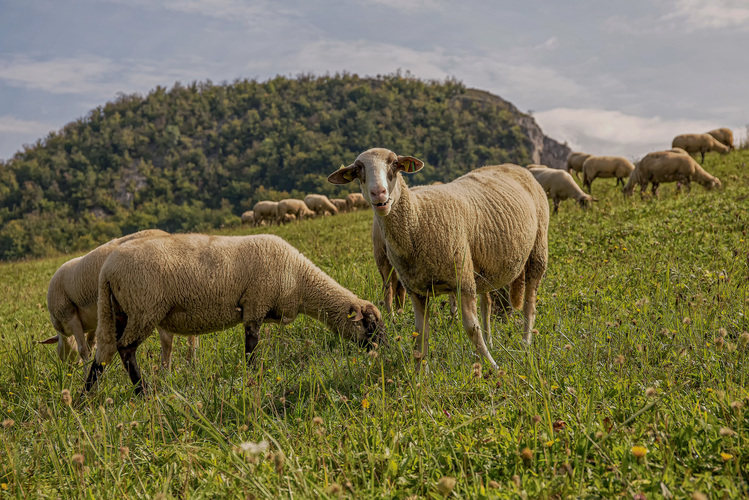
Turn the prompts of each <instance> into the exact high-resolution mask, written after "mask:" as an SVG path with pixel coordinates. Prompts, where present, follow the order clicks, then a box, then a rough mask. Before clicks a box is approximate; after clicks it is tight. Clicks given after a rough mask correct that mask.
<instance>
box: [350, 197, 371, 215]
mask: <svg viewBox="0 0 749 500" xmlns="http://www.w3.org/2000/svg"><path fill="white" fill-rule="evenodd" d="M346 204H347V205H348V209H349V210H350V211H351V212H353V211H354V210H359V209H360V208H361V209H364V210H366V209H368V208H369V203H367V200H365V199H364V197H363V196H362V194H361V193H349V195H348V196H346Z"/></svg>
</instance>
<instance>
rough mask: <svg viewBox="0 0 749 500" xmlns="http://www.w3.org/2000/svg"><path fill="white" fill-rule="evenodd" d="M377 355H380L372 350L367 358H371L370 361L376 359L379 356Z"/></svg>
mask: <svg viewBox="0 0 749 500" xmlns="http://www.w3.org/2000/svg"><path fill="white" fill-rule="evenodd" d="M379 355H380V354H379V353H378V352H377V351H374V350H372V351H369V357H370V358H372V359H377V356H379Z"/></svg>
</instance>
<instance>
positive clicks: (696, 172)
mask: <svg viewBox="0 0 749 500" xmlns="http://www.w3.org/2000/svg"><path fill="white" fill-rule="evenodd" d="M692 181H695V182H697V183H699V184H701V185H702V186H704V187H705V189H708V190H709V189H713V188H720V187H722V185H721V182H720V180H719V179H718V178H717V177H714V176H712V175H710V174H708V173H707V172H705V170H704V169H703V168H702V167H701V166H700V165H699V163H697V161H695V159H694V158H692V157H691V156H689V155H686V154H684V153H675V152H672V151H656V152H653V153H649V154H647V155H645V157H644V158H643V159H642V160H640V162H639V163H638V164H637V168H636V169H635V171H634V172H633V173H632V175H631V176H630V178H629V182H627V185H626V186H624V189H623V192H624V194H625V196H630V195H631V194H632V192H633V191H634V190H635V186H637V184H640V193H641V194H642V195H644V194H645V191H646V190H647V188H648V183H652V184H653V191H652V192H653V195H654V196H655V195H657V194H658V187H659V186H660V184H662V183H664V182H680V183H682V184H684V185H685V186H686V187H687V191H689V190H691V182H692Z"/></svg>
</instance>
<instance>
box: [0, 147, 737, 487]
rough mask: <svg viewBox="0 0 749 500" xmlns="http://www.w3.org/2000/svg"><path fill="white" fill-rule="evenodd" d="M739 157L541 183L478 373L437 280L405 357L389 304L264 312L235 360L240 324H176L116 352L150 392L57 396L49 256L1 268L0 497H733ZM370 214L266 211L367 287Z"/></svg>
mask: <svg viewBox="0 0 749 500" xmlns="http://www.w3.org/2000/svg"><path fill="white" fill-rule="evenodd" d="M748 161H749V151H746V150H742V151H737V152H734V153H731V154H730V155H728V156H718V155H713V154H711V155H708V158H707V160H706V168H707V170H708V171H711V172H715V173H716V174H717V175H718V176H719V177H720V178H721V179H722V180H723V183H724V185H725V189H724V190H723V191H720V192H707V191H705V190H703V189H702V188H701V187H700V186H695V187H694V188H693V189H692V192H691V193H688V194H686V193H682V194H678V195H677V194H675V192H674V189H673V188H672V187H671V186H668V185H666V186H663V187H662V189H661V191H662V192H661V196H660V198H659V199H657V200H655V199H646V200H644V201H643V200H640V199H639V196H638V195H635V196H634V197H633V198H631V199H627V200H624V199H623V198H622V196H621V194H620V192H619V191H618V190H616V189H614V187H613V182H609V181H607V180H598V181H596V182H595V183H594V184H593V189H594V194H595V195H596V196H597V197H598V198H600V199H601V200H602V201H601V202H600V203H598V204H596V205H595V206H594V207H593V208H592V209H591V210H589V211H587V212H585V211H582V210H580V209H578V208H577V207H576V206H573V205H572V202H566V203H565V204H563V206H562V207H561V209H560V213H559V215H557V216H555V217H553V219H552V221H551V227H550V266H549V270H548V272H547V275H546V277H545V279H544V281H543V282H542V285H541V292H540V300H539V307H538V319H537V323H536V328H538V330H539V332H540V333H538V334H537V335H535V338H534V343H533V346H532V347H531V348H530V349H525V348H523V346H522V343H521V340H520V331H521V325H522V321H521V317H520V314H518V313H515V314H513V315H511V316H510V318H509V320H508V321H506V322H501V321H499V320H497V321H495V322H494V323H493V328H494V348H493V350H492V354H493V356H494V358H495V360H496V361H497V363H498V364H499V366H500V370H499V371H492V370H490V369H488V367H486V366H483V367H482V368H481V369H480V370H479V369H478V367H473V366H472V365H474V363H476V361H477V358H476V355H475V353H474V349H473V347H472V345H471V343H470V341H469V340H468V339H467V338H466V337H465V334H464V333H463V331H462V327H461V324H460V321H459V319H455V318H452V317H450V315H449V308H447V307H446V304H445V301H443V300H442V299H438V300H437V301H435V303H433V304H432V308H431V311H430V313H431V325H432V328H433V334H432V336H431V343H432V349H431V350H430V355H429V360H428V363H429V368H430V370H429V372H428V373H423V372H422V373H417V372H415V371H414V369H413V349H412V348H413V345H412V344H413V338H412V331H413V314H412V312H411V311H410V307H407V309H406V313H405V314H404V315H401V316H393V317H389V318H388V324H389V336H390V339H391V342H390V345H389V346H387V347H382V348H380V349H378V350H377V351H375V353H374V354H368V353H367V352H366V351H363V350H360V349H359V348H357V347H355V346H354V345H352V344H349V343H347V342H345V341H342V340H339V339H338V338H336V337H335V336H334V335H333V334H332V333H330V332H329V331H328V330H326V329H325V328H324V327H323V326H322V325H321V324H320V323H317V322H315V321H314V320H310V319H305V318H302V317H300V318H299V319H297V321H295V322H294V323H293V324H291V325H289V326H287V327H282V326H276V325H266V326H264V327H263V331H262V334H261V342H260V344H259V346H258V348H259V350H260V352H259V354H260V356H259V362H258V363H257V365H256V366H254V367H252V368H250V369H248V368H246V367H245V364H244V362H243V359H242V355H243V348H242V332H241V331H240V330H241V329H240V328H235V329H232V330H228V331H226V332H223V333H219V334H214V335H210V336H205V337H203V338H202V339H201V340H202V342H201V346H200V349H199V351H198V358H197V360H196V361H195V362H194V363H193V364H188V363H187V361H185V355H186V346H185V343H184V342H182V343H180V342H177V344H179V345H178V346H177V347H176V349H175V361H174V366H173V370H172V372H171V373H164V372H160V371H159V370H158V369H157V365H158V357H159V346H158V340H157V338H156V337H153V338H151V339H149V341H148V343H147V344H145V345H144V346H143V347H142V348H141V349H140V351H139V359H140V360H141V366H142V368H143V371H144V376H145V377H147V378H148V380H149V381H151V382H153V385H154V388H155V393H154V394H153V395H152V396H150V397H147V398H144V399H142V398H138V397H136V396H134V395H133V393H132V387H131V384H130V381H129V379H128V377H127V376H126V374H125V372H124V370H123V369H122V367H121V365H120V364H119V363H115V364H114V366H112V367H110V368H109V369H108V370H107V371H106V372H105V374H104V378H103V380H102V383H101V384H100V387H99V390H98V392H97V394H96V396H95V397H93V398H91V399H90V400H85V399H79V398H78V397H77V395H78V394H79V393H80V391H81V388H82V386H83V381H84V378H85V376H86V374H87V368H88V367H87V366H82V365H68V364H65V363H62V362H60V361H59V360H58V359H57V358H56V355H55V352H54V349H50V348H48V347H46V346H40V345H37V344H35V341H36V340H39V339H42V338H46V337H47V336H50V335H52V334H53V330H52V326H51V324H50V322H49V317H48V312H47V310H46V306H45V296H46V286H47V283H48V281H49V278H50V277H51V275H52V274H53V272H54V271H55V269H56V268H57V267H58V266H59V265H60V264H61V263H62V262H64V261H65V260H66V258H67V257H64V258H55V259H48V260H40V261H29V262H21V263H15V264H6V265H1V266H0V282H2V284H3V294H2V296H1V298H0V361H1V362H0V420H3V421H4V422H3V426H2V428H0V497H2V498H5V497H8V498H11V497H18V498H27V497H34V498H36V497H39V498H45V497H51V498H57V497H62V498H68V497H82V496H87V497H107V496H109V497H111V496H114V495H117V496H120V497H123V498H132V497H144V498H150V497H155V496H158V495H160V496H161V497H162V498H171V497H174V498H184V497H203V496H205V497H217V496H220V497H231V498H234V497H237V498H245V497H249V498H251V497H258V498H278V497H287V498H300V497H301V498H311V497H315V498H317V497H337V496H343V497H351V498H369V497H387V498H390V497H395V498H406V497H412V496H416V497H437V496H441V495H443V494H444V493H445V492H448V494H449V495H451V496H453V497H456V498H459V497H462V498H475V497H483V496H486V497H492V498H495V497H500V498H505V497H507V498H509V497H512V498H517V497H523V498H526V497H529V498H536V497H543V498H552V497H553V498H560V497H577V498H601V497H614V496H625V497H633V496H635V495H639V494H642V495H644V496H645V497H647V498H652V497H660V496H663V497H669V498H670V497H671V496H673V497H676V498H679V497H681V498H683V497H690V496H691V495H692V494H693V493H694V492H702V493H704V494H705V495H708V496H709V497H713V498H722V497H728V498H735V497H739V496H747V495H749V489H748V487H747V476H748V475H749V466H748V465H747V463H748V461H749V453H747V450H748V449H749V448H748V447H747V439H748V438H749V428H748V423H749V421H748V420H747V416H748V415H749V412H748V410H747V404H749V394H748V393H747V389H746V387H747V382H748V381H747V375H748V373H749V368H748V367H747V361H749V359H747V358H748V357H749V348H747V340H749V339H748V338H747V337H749V334H745V333H743V332H746V331H747V330H749V324H747V319H746V316H747V314H749V310H748V309H749V284H748V282H749V280H748V278H749V268H748V266H749V260H748V258H749V254H748V252H747V235H746V231H747V224H749V211H748V210H747V199H749V168H747V162H748ZM370 224H371V213H369V212H359V213H354V214H344V215H341V216H337V217H330V218H325V219H321V220H315V221H308V222H304V223H301V224H292V225H289V226H285V227H282V228H276V227H273V228H270V229H267V231H269V232H273V233H276V234H279V235H280V236H282V237H284V238H286V239H287V240H288V241H289V242H291V243H292V244H294V245H295V246H297V247H298V248H300V250H302V251H303V252H304V253H305V254H306V255H307V256H308V257H310V258H311V259H312V260H313V261H315V262H316V263H317V264H318V265H319V266H320V267H321V268H323V269H324V270H325V271H326V272H328V273H329V274H330V275H331V276H333V277H334V278H335V279H337V280H338V281H339V282H340V283H341V284H343V285H344V286H346V287H349V288H351V289H352V290H353V291H354V292H355V293H357V294H358V295H359V296H361V297H365V298H368V299H370V300H378V298H379V297H380V296H381V293H380V279H379V275H378V274H377V272H376V269H375V266H374V263H373V260H372V257H371V246H370V241H369V228H370ZM259 231H260V230H251V231H235V233H237V234H238V233H240V232H241V233H244V232H259ZM65 389H67V390H69V391H70V392H71V393H72V395H73V399H74V401H73V404H72V405H68V404H67V403H66V402H65V401H64V400H63V396H62V392H63V391H64V390H65ZM263 441H266V442H267V444H268V447H267V450H264V451H260V452H259V453H253V451H257V449H258V448H255V447H251V446H250V445H249V444H246V443H262V442H263ZM243 443H244V444H245V446H244V447H242V444H243ZM259 448H261V449H262V446H260V447H259ZM446 476H447V477H452V478H455V479H456V482H455V486H454V489H452V491H451V492H450V491H449V490H450V487H451V483H450V481H447V480H442V482H440V480H441V479H442V478H443V477H446Z"/></svg>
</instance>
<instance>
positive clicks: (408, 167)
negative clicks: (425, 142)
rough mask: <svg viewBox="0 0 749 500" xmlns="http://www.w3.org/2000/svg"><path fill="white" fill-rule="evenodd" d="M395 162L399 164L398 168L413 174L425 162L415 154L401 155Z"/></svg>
mask: <svg viewBox="0 0 749 500" xmlns="http://www.w3.org/2000/svg"><path fill="white" fill-rule="evenodd" d="M395 164H396V165H398V170H401V171H403V172H405V173H407V174H413V173H414V172H418V171H419V170H421V169H422V167H423V166H424V162H423V161H421V160H419V159H418V158H414V157H413V156H399V157H398V159H396V160H395Z"/></svg>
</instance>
